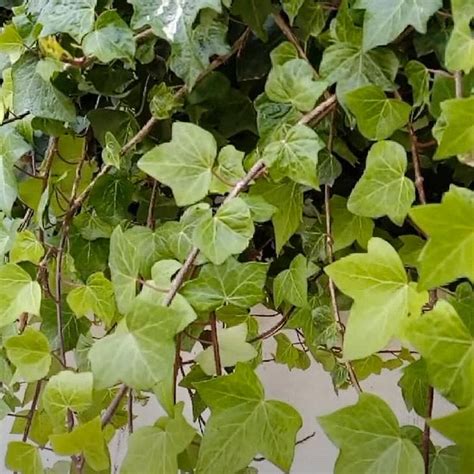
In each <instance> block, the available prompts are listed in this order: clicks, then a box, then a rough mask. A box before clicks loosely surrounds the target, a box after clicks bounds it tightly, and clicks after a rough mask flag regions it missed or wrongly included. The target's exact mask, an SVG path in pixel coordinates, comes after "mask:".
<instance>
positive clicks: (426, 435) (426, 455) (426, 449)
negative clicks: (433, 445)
mask: <svg viewBox="0 0 474 474" xmlns="http://www.w3.org/2000/svg"><path fill="white" fill-rule="evenodd" d="M433 399H434V390H433V387H428V407H427V410H426V418H431V415H432V413H433ZM422 445H423V461H424V462H425V474H429V472H430V425H429V424H428V423H427V422H426V421H425V426H424V428H423V441H422Z"/></svg>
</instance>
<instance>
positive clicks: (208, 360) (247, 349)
mask: <svg viewBox="0 0 474 474" xmlns="http://www.w3.org/2000/svg"><path fill="white" fill-rule="evenodd" d="M246 339H247V324H246V323H242V324H238V325H237V326H232V327H230V328H220V327H219V328H217V340H218V341H219V354H220V361H221V364H222V367H233V366H234V365H236V364H237V362H247V361H249V360H252V359H253V358H255V357H256V356H257V354H258V353H257V351H256V349H255V348H254V347H253V346H252V345H251V344H249V343H248V342H246ZM195 360H196V362H197V363H198V364H199V365H200V367H201V369H202V370H203V372H204V373H205V374H207V375H216V373H217V368H216V363H215V358H214V348H213V347H212V346H209V347H208V348H207V349H205V350H204V351H202V352H200V353H199V354H198V355H197V356H196V358H195Z"/></svg>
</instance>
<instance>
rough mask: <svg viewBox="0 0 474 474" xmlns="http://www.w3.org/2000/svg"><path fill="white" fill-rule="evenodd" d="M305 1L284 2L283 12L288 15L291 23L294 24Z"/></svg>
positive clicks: (288, 0) (290, 0)
mask: <svg viewBox="0 0 474 474" xmlns="http://www.w3.org/2000/svg"><path fill="white" fill-rule="evenodd" d="M304 1H305V0H282V5H283V10H285V13H286V14H287V15H288V18H289V19H290V23H291V24H293V20H294V19H295V16H296V15H297V14H298V12H299V10H300V8H301V6H302V5H303V3H304Z"/></svg>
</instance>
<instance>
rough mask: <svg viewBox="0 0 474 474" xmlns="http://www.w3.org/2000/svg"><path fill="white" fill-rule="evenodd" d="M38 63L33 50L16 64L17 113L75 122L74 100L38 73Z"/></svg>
mask: <svg viewBox="0 0 474 474" xmlns="http://www.w3.org/2000/svg"><path fill="white" fill-rule="evenodd" d="M72 3H74V4H75V1H74V2H72ZM79 3H80V2H79ZM37 66H38V60H37V59H36V57H35V56H34V55H33V54H31V53H28V54H24V55H23V56H22V57H21V58H20V59H19V60H18V61H17V62H16V63H15V64H14V65H13V67H12V81H13V111H14V112H15V114H16V115H21V114H24V113H27V112H30V113H31V114H32V115H35V116H37V117H43V118H49V119H54V120H61V121H63V122H72V121H73V120H74V119H75V117H76V111H75V108H74V105H73V103H72V102H71V100H70V99H69V98H68V97H66V96H65V95H64V94H63V93H62V92H60V91H59V90H57V89H56V88H55V87H54V86H53V85H52V84H51V82H50V81H45V80H44V79H43V77H42V76H41V75H40V74H38V72H37Z"/></svg>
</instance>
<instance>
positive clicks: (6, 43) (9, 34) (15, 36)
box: [0, 23, 25, 63]
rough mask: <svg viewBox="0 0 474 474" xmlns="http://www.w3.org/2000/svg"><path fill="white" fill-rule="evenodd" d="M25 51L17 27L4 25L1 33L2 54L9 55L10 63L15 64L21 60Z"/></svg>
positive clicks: (0, 48)
mask: <svg viewBox="0 0 474 474" xmlns="http://www.w3.org/2000/svg"><path fill="white" fill-rule="evenodd" d="M24 50H25V46H24V44H23V38H22V37H21V36H20V34H19V32H18V30H17V28H16V27H15V25H14V24H13V23H12V24H9V25H4V26H3V28H2V32H1V33H0V52H1V53H3V54H8V55H9V56H10V61H11V62H12V63H14V62H15V61H17V60H18V59H19V57H20V56H21V53H22V52H23V51H24Z"/></svg>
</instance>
